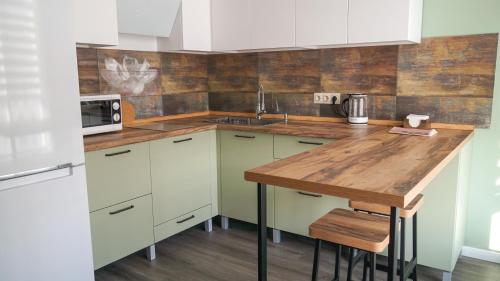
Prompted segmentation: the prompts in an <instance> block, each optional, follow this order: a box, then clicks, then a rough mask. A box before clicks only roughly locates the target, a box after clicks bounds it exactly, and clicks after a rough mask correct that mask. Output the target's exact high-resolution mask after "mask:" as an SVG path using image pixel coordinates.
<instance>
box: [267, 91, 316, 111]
mask: <svg viewBox="0 0 500 281" xmlns="http://www.w3.org/2000/svg"><path fill="white" fill-rule="evenodd" d="M265 102H266V111H267V112H268V113H274V114H285V113H287V114H290V115H302V116H319V115H320V105H319V104H315V103H314V94H312V93H298V94H297V93H285V94H283V93H282V94H278V93H275V94H266V99H265Z"/></svg>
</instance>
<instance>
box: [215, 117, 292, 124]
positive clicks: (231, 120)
mask: <svg viewBox="0 0 500 281" xmlns="http://www.w3.org/2000/svg"><path fill="white" fill-rule="evenodd" d="M205 122H209V123H218V124H234V125H253V126H266V125H271V124H275V123H279V122H283V120H278V119H257V118H247V117H233V116H225V117H221V118H216V119H207V120H205Z"/></svg>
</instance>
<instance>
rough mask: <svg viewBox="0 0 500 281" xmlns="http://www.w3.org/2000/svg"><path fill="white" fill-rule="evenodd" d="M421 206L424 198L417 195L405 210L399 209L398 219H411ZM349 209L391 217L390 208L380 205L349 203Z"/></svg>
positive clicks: (358, 202) (359, 202)
mask: <svg viewBox="0 0 500 281" xmlns="http://www.w3.org/2000/svg"><path fill="white" fill-rule="evenodd" d="M423 204H424V196H423V195H422V194H419V195H418V196H417V197H416V198H415V199H414V200H413V201H411V202H410V204H408V206H406V208H404V209H401V211H400V217H402V218H411V217H413V215H415V213H416V212H417V211H418V210H419V209H420V207H422V205H423ZM349 207H351V208H353V209H355V210H359V211H365V212H370V213H377V214H382V215H387V216H390V215H391V207H390V206H385V205H380V204H374V203H367V202H361V201H349Z"/></svg>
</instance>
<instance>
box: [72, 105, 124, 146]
mask: <svg viewBox="0 0 500 281" xmlns="http://www.w3.org/2000/svg"><path fill="white" fill-rule="evenodd" d="M80 107H81V112H82V127H83V135H84V136H85V135H92V134H100V133H106V132H112V131H119V130H121V129H122V106H121V97H120V95H94V96H81V97H80Z"/></svg>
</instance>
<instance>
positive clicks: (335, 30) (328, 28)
mask: <svg viewBox="0 0 500 281" xmlns="http://www.w3.org/2000/svg"><path fill="white" fill-rule="evenodd" d="M373 1H374V0H373ZM348 10H349V0H296V29H295V32H296V34H295V36H296V45H297V46H300V47H308V46H329V45H346V44H347V15H348Z"/></svg>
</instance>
